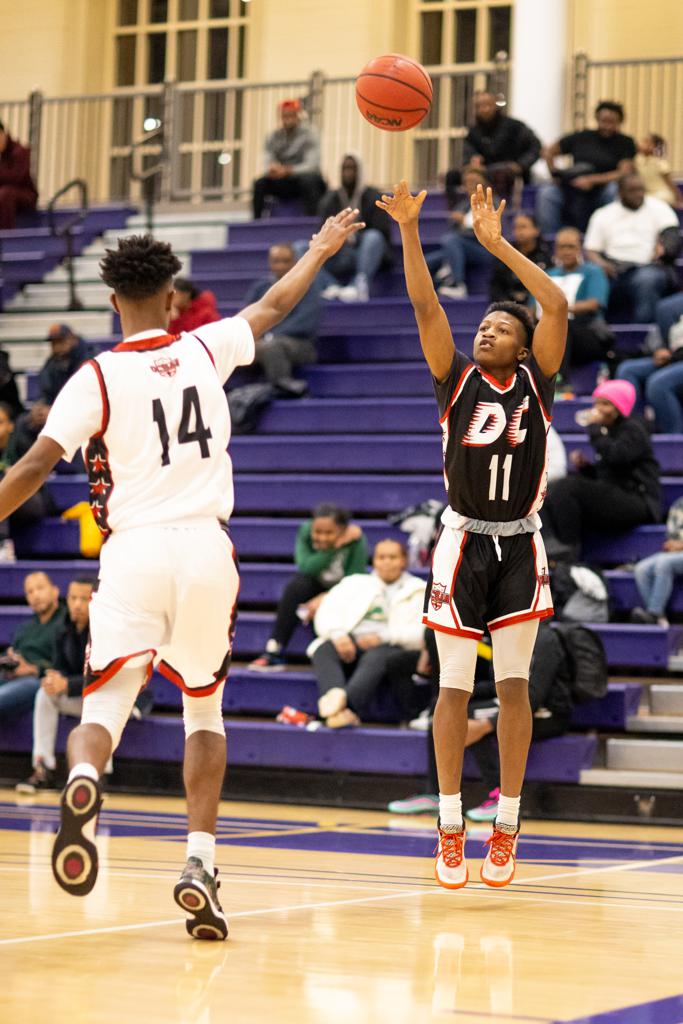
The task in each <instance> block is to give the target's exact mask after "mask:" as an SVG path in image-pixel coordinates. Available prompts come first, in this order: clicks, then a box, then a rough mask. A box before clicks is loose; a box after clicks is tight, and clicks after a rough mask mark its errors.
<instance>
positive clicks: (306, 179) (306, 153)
mask: <svg viewBox="0 0 683 1024" xmlns="http://www.w3.org/2000/svg"><path fill="white" fill-rule="evenodd" d="M279 109H280V118H281V120H282V127H281V128H277V129H276V130H275V131H274V132H271V134H270V135H269V136H268V138H267V139H266V146H265V156H264V168H265V174H264V175H263V177H262V178H257V179H256V181H255V182H254V200H253V201H254V218H255V220H259V218H260V217H261V215H262V214H263V206H264V200H265V198H266V196H277V197H278V198H279V199H301V201H302V202H303V204H304V209H305V211H306V214H307V216H309V217H312V216H314V214H315V212H316V210H317V208H318V203H319V201H320V199H321V197H322V195H323V193H324V192H325V188H326V186H325V182H324V180H323V177H322V175H321V173H320V141H319V139H318V133H317V132H316V131H315V129H314V128H313V127H311V125H308V124H302V123H301V119H300V111H301V104H300V102H299V100H283V102H282V103H281V104H280V108H279Z"/></svg>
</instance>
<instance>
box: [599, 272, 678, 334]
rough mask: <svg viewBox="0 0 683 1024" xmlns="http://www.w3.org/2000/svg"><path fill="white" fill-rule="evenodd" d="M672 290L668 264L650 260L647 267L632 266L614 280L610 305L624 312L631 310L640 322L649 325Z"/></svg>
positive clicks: (631, 313) (638, 322)
mask: <svg viewBox="0 0 683 1024" xmlns="http://www.w3.org/2000/svg"><path fill="white" fill-rule="evenodd" d="M669 291H671V278H670V277H669V274H668V273H667V271H666V270H665V268H664V267H659V266H657V264H655V263H648V264H646V265H645V266H644V267H631V269H630V270H626V271H624V273H622V274H619V275H618V277H616V278H613V279H612V285H611V288H610V306H614V307H615V308H616V309H618V310H619V312H621V310H622V309H623V308H625V309H628V310H630V315H631V317H632V319H633V320H634V321H635V323H637V324H649V323H651V322H652V321H653V320H654V318H655V309H656V307H657V304H658V302H659V300H660V299H661V298H662V296H663V295H666V293H667V292H669Z"/></svg>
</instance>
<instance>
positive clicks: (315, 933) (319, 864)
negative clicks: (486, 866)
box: [0, 790, 683, 1024]
mask: <svg viewBox="0 0 683 1024" xmlns="http://www.w3.org/2000/svg"><path fill="white" fill-rule="evenodd" d="M221 815H222V817H221V821H220V825H219V833H218V834H219V845H218V851H217V853H218V856H217V862H218V864H219V866H220V871H221V873H220V878H221V880H222V883H223V885H222V888H221V893H220V894H221V897H222V900H223V905H224V908H225V909H226V911H227V913H228V917H229V922H230V937H229V939H228V941H227V942H226V943H208V942H197V941H193V940H192V939H190V938H189V937H188V936H187V934H186V932H185V928H184V925H183V918H182V914H181V913H179V912H178V911H177V908H176V907H175V904H174V903H173V902H172V898H171V891H172V887H173V883H174V881H175V878H176V876H177V875H178V873H179V870H180V868H181V867H182V865H183V863H184V858H185V848H184V832H185V827H184V818H183V803H182V801H180V800H177V799H173V798H168V799H163V798H142V797H128V796H114V795H110V796H108V797H107V799H106V802H105V809H104V811H103V813H102V816H101V819H100V837H99V839H98V845H99V849H100V858H101V869H100V877H99V879H98V882H97V885H96V887H95V889H94V891H93V892H92V893H91V894H90V895H89V896H87V897H86V898H85V899H75V898H73V897H69V896H67V895H66V894H65V893H63V892H62V891H61V890H60V889H59V888H58V887H57V885H56V883H55V882H54V881H53V879H52V875H51V871H50V850H51V843H52V834H53V832H54V830H55V828H56V821H57V796H56V794H55V795H44V796H40V797H37V798H35V800H34V799H33V798H31V799H29V800H26V798H15V795H14V793H13V792H11V791H9V790H4V791H3V790H0V884H1V886H2V893H3V900H2V915H1V917H0V964H1V975H0V976H1V978H2V982H1V983H0V1021H2V1024H44V1022H49V1024H114V1022H116V1024H119V1022H124V1024H138V1022H144V1024H154V1022H157V1021H158V1022H162V1021H163V1022H164V1024H176V1022H177V1024H218V1022H221V1024H222V1022H229V1024H236V1022H237V1024H241V1022H245V1024H247V1022H249V1024H260V1022H262V1021H263V1022H269V1024H313V1022H315V1024H365V1022H368V1024H370V1022H373V1024H374V1022H388V1024H420V1022H422V1021H425V1022H426V1021H437V1022H459V1024H482V1022H487V1021H488V1022H499V1024H514V1022H518V1024H519V1022H522V1024H523V1022H536V1024H544V1022H545V1024H549V1022H556V1021H562V1022H569V1021H571V1022H573V1024H576V1022H579V1021H580V1022H583V1024H587V1022H591V1024H621V1022H623V1024H646V1022H647V1024H680V1022H682V1021H683V832H682V831H681V830H680V829H667V828H654V827H643V828H631V827H627V826H605V825H586V824H566V823H559V824H558V823H540V822H524V825H523V832H522V837H523V838H522V841H521V842H520V847H519V855H520V860H519V865H518V869H517V876H516V879H515V882H514V883H513V885H512V886H510V887H509V888H507V889H505V890H502V891H495V890H492V889H487V888H486V887H485V886H483V885H481V884H480V883H479V881H478V877H479V863H480V858H481V856H482V843H483V840H484V839H485V838H486V836H487V835H488V834H489V832H490V828H489V826H481V827H476V828H475V827H470V830H469V833H468V837H469V838H468V845H467V853H468V859H469V861H470V878H471V881H470V883H469V885H468V886H467V888H466V889H464V890H462V891H461V892H447V891H444V890H443V889H440V888H439V887H438V886H437V885H436V882H435V881H434V876H433V861H432V858H431V852H432V849H433V846H434V826H433V820H432V819H425V818H409V819H405V818H396V817H391V816H389V815H387V814H380V813H376V812H369V811H348V810H337V809H324V808H322V809H321V808H308V807H283V806H270V805H263V804H239V803H224V804H223V805H222V806H221Z"/></svg>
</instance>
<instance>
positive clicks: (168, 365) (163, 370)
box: [150, 356, 180, 377]
mask: <svg viewBox="0 0 683 1024" xmlns="http://www.w3.org/2000/svg"><path fill="white" fill-rule="evenodd" d="M179 366H180V360H179V359H169V357H168V356H162V357H161V358H160V359H155V360H154V362H153V363H152V365H151V367H150V369H151V371H152V373H158V374H160V375H161V376H162V377H175V374H176V370H177V369H178V367H179Z"/></svg>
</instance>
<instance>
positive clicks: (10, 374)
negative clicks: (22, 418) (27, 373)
mask: <svg viewBox="0 0 683 1024" xmlns="http://www.w3.org/2000/svg"><path fill="white" fill-rule="evenodd" d="M0 402H4V403H5V404H6V405H8V406H9V408H10V409H11V411H12V419H13V420H15V419H16V418H17V416H19V415H20V414H21V413H22V412H23V411H24V406H23V403H22V401H21V399H20V398H19V389H18V387H17V380H16V374H15V373H14V370H13V369H12V367H11V366H10V361H9V354H8V353H7V352H6V351H5V350H4V348H0Z"/></svg>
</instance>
